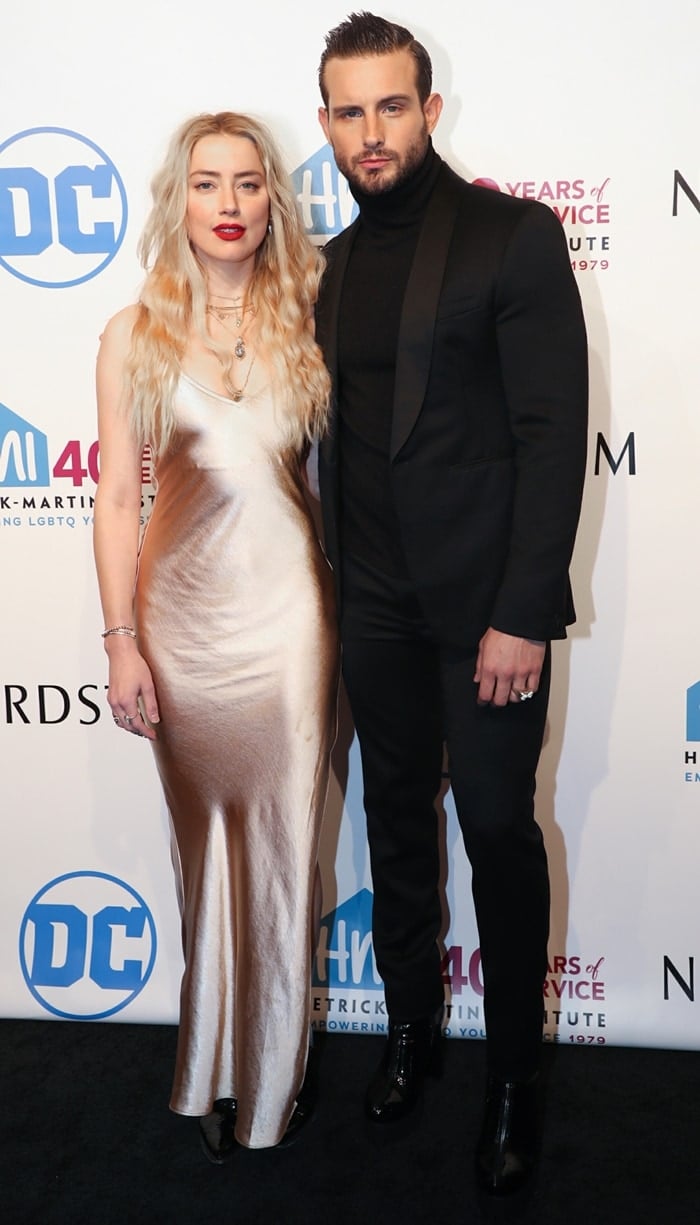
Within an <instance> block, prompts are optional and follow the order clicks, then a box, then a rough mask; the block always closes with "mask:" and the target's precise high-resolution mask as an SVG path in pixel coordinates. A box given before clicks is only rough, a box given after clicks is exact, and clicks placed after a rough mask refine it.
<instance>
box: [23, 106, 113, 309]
mask: <svg viewBox="0 0 700 1225" xmlns="http://www.w3.org/2000/svg"><path fill="white" fill-rule="evenodd" d="M127 213H128V210H127V199H126V191H125V190H124V184H123V183H122V180H121V177H120V175H119V173H118V171H117V169H116V166H115V165H114V163H113V162H112V161H111V159H110V158H109V157H108V156H107V154H106V153H105V152H103V150H102V149H101V148H100V147H99V145H96V144H95V143H94V141H92V140H89V139H88V137H87V136H81V135H80V133H78V132H71V131H69V130H68V129H67V128H53V127H47V128H28V129H27V130H26V131H24V132H18V133H17V134H16V135H15V136H11V137H10V138H9V139H8V140H6V141H5V142H4V143H3V144H0V265H2V267H3V268H5V269H6V271H7V272H10V273H12V275H13V276H16V277H19V279H20V280H22V281H27V282H28V283H29V284H30V285H41V286H43V287H44V288H49V289H66V288H68V287H69V286H71V285H79V284H81V282H82V281H87V280H89V279H90V278H91V277H93V276H97V274H98V273H99V272H102V270H103V269H104V268H106V266H107V264H109V263H110V261H111V260H113V259H114V256H115V255H116V253H117V251H118V250H119V247H120V246H121V244H122V240H123V238H124V234H125V232H126V223H127Z"/></svg>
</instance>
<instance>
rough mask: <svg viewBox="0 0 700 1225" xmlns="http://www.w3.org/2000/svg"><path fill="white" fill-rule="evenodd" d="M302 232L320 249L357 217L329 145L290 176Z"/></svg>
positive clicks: (355, 206)
mask: <svg viewBox="0 0 700 1225" xmlns="http://www.w3.org/2000/svg"><path fill="white" fill-rule="evenodd" d="M292 183H293V185H294V189H295V191H296V196H297V200H298V201H299V206H300V208H301V216H302V221H303V223H304V228H305V230H306V232H307V234H308V235H309V237H310V239H311V241H312V242H314V243H316V245H317V246H323V245H324V244H325V243H326V242H328V239H329V238H332V237H333V235H334V234H340V232H341V230H344V229H345V228H346V226H349V225H350V222H351V221H354V219H355V217H356V216H357V205H356V203H355V201H354V200H353V198H352V196H351V194H350V188H349V186H348V182H347V179H346V178H345V177H344V175H342V174H340V173H339V171H338V168H337V166H336V164H335V160H334V158H333V151H332V149H331V147H330V145H323V146H322V148H320V149H319V150H318V152H317V153H314V154H312V156H311V157H309V158H307V160H306V161H305V162H303V163H302V165H301V166H298V167H297V169H296V170H295V171H294V172H293V174H292Z"/></svg>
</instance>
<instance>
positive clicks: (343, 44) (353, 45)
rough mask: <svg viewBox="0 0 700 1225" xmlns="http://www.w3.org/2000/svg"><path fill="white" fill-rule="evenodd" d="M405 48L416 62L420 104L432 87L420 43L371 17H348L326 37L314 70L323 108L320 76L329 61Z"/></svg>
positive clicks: (407, 32) (325, 93)
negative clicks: (316, 72) (318, 61)
mask: <svg viewBox="0 0 700 1225" xmlns="http://www.w3.org/2000/svg"><path fill="white" fill-rule="evenodd" d="M404 48H406V49H407V50H408V51H410V52H411V55H412V56H413V58H414V60H415V61H416V87H417V89H418V97H419V98H420V101H421V104H422V103H424V102H425V101H426V99H427V98H428V97H429V96H430V92H431V90H432V87H433V66H432V64H431V62H430V56H429V55H428V52H427V51H426V49H425V47H424V46H423V44H422V43H419V42H418V40H417V39H416V38H414V37H413V35H412V33H411V31H410V30H407V29H406V27H405V26H399V25H396V24H395V23H394V22H393V21H386V20H385V18H384V17H376V16H375V14H374V13H364V12H363V13H351V14H350V16H349V17H348V18H347V20H346V21H341V23H340V25H337V26H336V27H335V29H333V30H331V31H330V32H329V33H328V34H327V35H326V46H325V49H324V52H323V55H322V56H321V63H320V64H319V68H318V84H319V88H320V90H321V97H322V98H323V105H324V106H328V90H327V88H326V84H325V80H324V75H325V70H326V64H327V63H328V61H329V60H332V59H338V60H349V59H353V58H354V57H355V56H361V55H386V54H387V53H388V52H391V51H403V49H404Z"/></svg>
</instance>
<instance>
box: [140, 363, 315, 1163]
mask: <svg viewBox="0 0 700 1225" xmlns="http://www.w3.org/2000/svg"><path fill="white" fill-rule="evenodd" d="M176 417H177V431H176V435H175V438H174V440H173V443H172V444H171V446H170V447H169V449H168V452H167V454H166V455H165V456H164V457H162V458H161V459H160V460H159V461H158V464H157V468H156V480H157V494H156V498H155V504H154V508H153V511H152V514H151V518H150V521H149V523H148V525H147V528H146V531H145V534H144V538H143V542H142V547H141V550H140V557H139V571H138V579H137V586H136V617H137V627H138V637H139V645H140V649H141V651H142V653H143V655H144V657H145V658H146V660H147V661H148V663H149V665H150V667H151V669H152V672H153V676H154V680H155V685H156V693H157V696H158V702H159V708H160V717H161V722H160V724H159V725H158V728H157V740H156V742H155V745H154V751H155V756H156V762H157V766H158V771H159V774H160V778H161V781H162V785H163V788H164V791H165V797H166V801H167V805H168V809H169V811H170V816H171V821H172V828H173V833H174V840H173V858H174V862H175V870H176V881H177V887H178V895H179V902H180V909H181V914H182V929H183V945H184V957H185V970H184V976H183V980H182V989H181V1001H180V1026H179V1032H178V1048H177V1059H176V1067H175V1077H174V1085H173V1092H172V1097H171V1102H170V1106H171V1109H172V1110H174V1111H176V1112H177V1113H179V1114H186V1115H204V1114H207V1113H208V1112H209V1111H210V1110H211V1108H212V1103H213V1101H214V1100H215V1099H217V1098H222V1097H235V1098H237V1100H238V1118H237V1124H236V1136H237V1139H238V1140H239V1142H240V1143H242V1144H244V1145H246V1146H249V1147H252V1148H258V1147H267V1146H268V1145H274V1144H276V1143H277V1142H278V1141H279V1140H280V1139H281V1137H282V1135H283V1133H284V1130H285V1127H286V1125H287V1123H288V1121H289V1118H290V1116H291V1113H292V1111H293V1109H294V1105H295V1098H296V1094H297V1092H298V1091H299V1089H300V1087H301V1084H302V1080H303V1077H304V1071H305V1066H306V1058H307V1050H308V1041H309V994H310V979H311V959H312V956H313V950H314V945H315V936H316V930H315V929H316V920H317V914H316V913H315V897H314V895H315V885H316V878H317V869H316V861H317V851H318V840H319V828H320V822H321V816H322V810H323V805H324V801H325V797H326V790H327V782H328V769H329V757H330V750H331V747H332V742H333V738H334V735H335V721H336V694H337V671H338V646H337V637H336V620H335V612H334V603H333V584H332V575H331V572H330V568H329V566H328V563H327V561H326V559H325V557H324V555H323V553H322V550H321V547H320V545H319V543H318V539H317V535H316V531H315V528H314V525H313V522H312V520H311V517H310V515H309V511H308V508H307V506H306V502H305V499H304V495H303V493H302V486H301V479H300V475H299V471H298V465H297V463H296V461H295V459H294V457H292V456H290V455H289V454H288V453H286V454H285V451H284V446H283V438H282V432H281V429H280V424H279V422H278V420H277V418H276V415H275V407H274V402H273V399H272V397H271V395H270V393H269V391H265V390H263V391H262V392H260V393H257V394H256V395H254V396H250V397H248V396H246V397H245V398H243V399H242V400H241V401H240V402H238V403H236V402H234V401H233V400H231V399H228V398H227V397H225V396H222V395H218V394H216V393H214V392H212V391H210V390H208V389H207V388H205V387H203V386H201V385H200V384H198V383H196V382H194V381H193V380H192V379H190V378H189V377H187V376H186V375H184V374H183V375H182V376H181V378H180V382H179V387H178V392H177V397H176ZM317 901H318V899H316V902H317Z"/></svg>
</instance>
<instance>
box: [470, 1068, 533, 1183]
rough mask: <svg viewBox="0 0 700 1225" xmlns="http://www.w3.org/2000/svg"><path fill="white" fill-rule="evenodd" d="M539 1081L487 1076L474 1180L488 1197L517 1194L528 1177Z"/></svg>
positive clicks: (530, 1170)
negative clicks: (511, 1079) (500, 1078)
mask: <svg viewBox="0 0 700 1225" xmlns="http://www.w3.org/2000/svg"><path fill="white" fill-rule="evenodd" d="M538 1095H539V1079H538V1077H537V1076H534V1077H533V1078H532V1079H531V1080H529V1081H510V1080H499V1079H498V1078H497V1077H495V1076H489V1078H488V1082H487V1086H486V1100H485V1103H484V1121H483V1125H482V1128H481V1135H480V1137H479V1143H478V1145H477V1149H476V1181H477V1184H478V1186H479V1187H480V1188H481V1190H482V1191H486V1192H487V1193H488V1194H489V1195H510V1194H512V1193H513V1192H514V1191H519V1190H520V1188H521V1187H523V1186H524V1184H525V1183H526V1182H527V1181H528V1179H529V1178H530V1175H531V1174H532V1172H533V1170H534V1167H535V1161H536V1158H537V1148H538V1130H539V1128H538Z"/></svg>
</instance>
